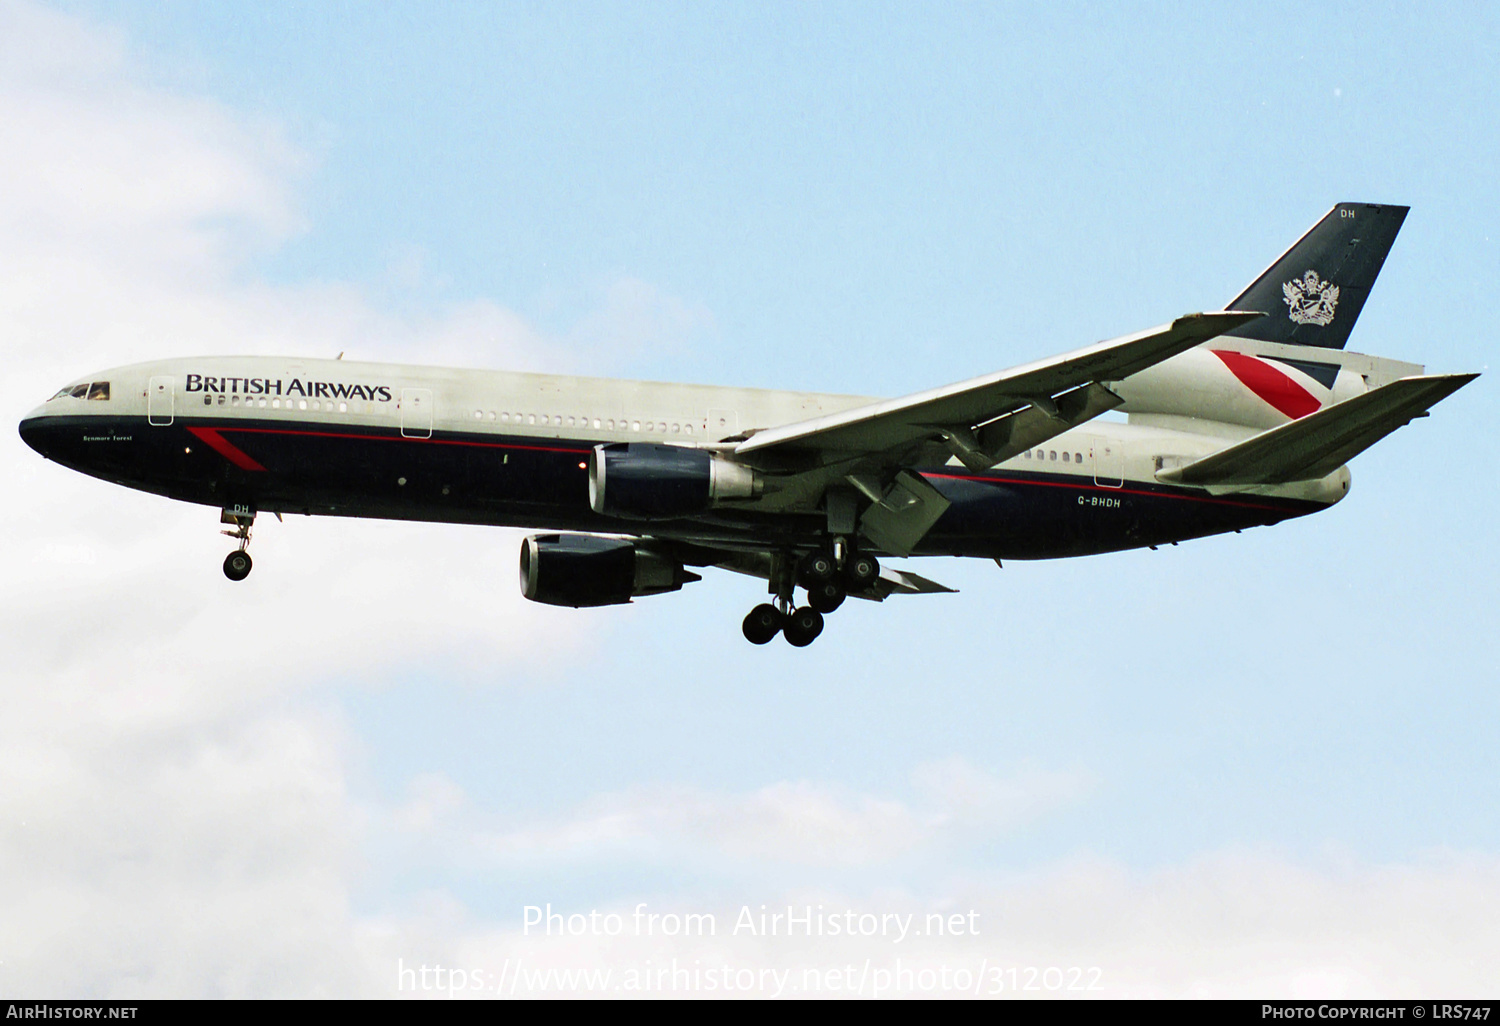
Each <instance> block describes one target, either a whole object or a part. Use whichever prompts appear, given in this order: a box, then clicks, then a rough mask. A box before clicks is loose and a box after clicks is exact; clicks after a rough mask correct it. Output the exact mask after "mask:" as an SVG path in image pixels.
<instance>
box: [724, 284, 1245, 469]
mask: <svg viewBox="0 0 1500 1026" xmlns="http://www.w3.org/2000/svg"><path fill="white" fill-rule="evenodd" d="M1260 316H1262V315H1261V314H1258V313H1244V312H1240V311H1232V310H1230V311H1223V312H1220V313H1199V314H1188V315H1187V316H1185V317H1179V318H1177V320H1175V321H1173V322H1172V323H1171V324H1168V325H1164V326H1162V327H1159V328H1152V329H1150V330H1149V331H1142V332H1137V333H1136V334H1134V335H1127V336H1125V337H1123V338H1118V339H1114V340H1112V341H1109V342H1100V343H1098V344H1097V345H1093V346H1089V347H1087V348H1084V349H1078V350H1075V351H1073V352H1071V353H1065V354H1063V355H1062V356H1055V357H1052V358H1050V359H1047V360H1040V361H1037V362H1036V363H1030V364H1025V365H1023V366H1020V367H1015V368H1012V369H1011V370H1007V371H1001V372H999V373H997V374H989V375H985V376H984V377H979V378H971V379H970V380H968V381H961V382H958V383H957V384H953V385H947V386H944V387H942V388H935V389H930V390H928V391H926V392H917V393H914V394H912V395H909V396H904V397H902V398H899V399H889V400H885V401H883V402H878V403H871V404H869V405H866V406H860V407H856V408H855V409H852V410H845V411H843V412H841V413H834V414H829V415H827V416H823V417H815V418H812V419H811V420H804V421H799V422H797V423H794V424H786V425H783V426H781V427H775V428H770V429H767V430H765V431H758V432H756V433H755V434H754V435H751V436H750V438H748V439H746V440H745V441H743V442H741V443H740V444H739V445H738V446H736V448H735V452H736V454H737V455H741V456H748V455H750V454H752V453H757V452H764V451H767V450H771V449H790V450H818V451H829V450H832V451H835V452H844V453H864V454H874V453H882V452H889V451H891V450H899V449H902V448H903V447H906V446H910V445H911V444H913V443H916V442H921V441H926V440H931V439H941V438H943V437H944V436H945V434H946V433H948V432H951V431H953V430H954V429H959V430H970V431H972V429H974V428H975V427H977V426H979V425H985V424H988V423H989V422H991V421H994V420H996V419H998V418H1000V417H1004V416H1005V415H1006V414H1010V413H1015V412H1017V411H1020V410H1024V409H1026V408H1027V407H1028V406H1037V407H1038V408H1039V409H1041V410H1044V411H1047V412H1051V411H1050V410H1048V408H1049V407H1051V406H1054V404H1053V402H1052V398H1053V397H1054V396H1057V395H1058V394H1059V393H1062V392H1066V391H1068V390H1070V389H1076V388H1078V387H1079V386H1081V385H1087V384H1089V383H1092V382H1105V381H1119V380H1121V379H1123V378H1127V377H1129V376H1130V375H1132V374H1135V373H1137V372H1138V371H1141V370H1144V369H1146V368H1147V367H1150V366H1153V365H1155V364H1157V363H1160V362H1161V361H1163V360H1167V359H1170V358H1171V357H1173V356H1176V355H1177V354H1178V353H1183V352H1186V351H1187V350H1189V349H1191V348H1193V347H1194V346H1197V345H1200V344H1201V343H1203V342H1206V341H1208V340H1209V339H1211V338H1214V337H1216V336H1218V335H1222V334H1223V333H1224V332H1226V331H1230V330H1232V329H1234V328H1237V327H1239V326H1240V325H1242V324H1248V323H1249V322H1250V321H1253V320H1255V319H1256V318H1258V317H1260ZM1098 412H1102V410H1100V411H1098ZM1022 448H1024V446H1023V447H1022ZM1017 451H1020V449H1017Z"/></svg>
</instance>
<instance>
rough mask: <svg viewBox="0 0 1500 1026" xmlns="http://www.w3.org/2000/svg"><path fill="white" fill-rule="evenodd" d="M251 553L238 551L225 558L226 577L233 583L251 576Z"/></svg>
mask: <svg viewBox="0 0 1500 1026" xmlns="http://www.w3.org/2000/svg"><path fill="white" fill-rule="evenodd" d="M252 565H253V564H252V563H251V562H250V553H248V552H245V551H244V550H236V551H234V552H231V553H230V554H229V555H227V556H225V557H224V576H225V577H227V578H229V579H230V580H231V581H243V580H244V579H245V578H246V577H249V576H250V567H251V566H252Z"/></svg>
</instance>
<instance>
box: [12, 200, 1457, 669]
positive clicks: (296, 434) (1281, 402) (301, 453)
mask: <svg viewBox="0 0 1500 1026" xmlns="http://www.w3.org/2000/svg"><path fill="white" fill-rule="evenodd" d="M1406 212H1407V208H1406V207H1399V206H1379V205H1373V204H1363V203H1340V204H1338V205H1337V206H1336V207H1334V208H1333V210H1331V211H1330V212H1329V213H1328V214H1327V216H1325V217H1324V218H1323V219H1322V220H1321V221H1319V222H1318V223H1317V224H1316V225H1314V226H1313V228H1312V229H1311V230H1310V231H1309V232H1308V233H1307V234H1306V235H1304V236H1303V237H1302V238H1301V239H1300V240H1299V241H1298V242H1297V243H1296V244H1295V245H1293V246H1292V248H1291V249H1289V250H1288V251H1287V252H1286V253H1285V254H1284V255H1283V256H1282V257H1280V258H1279V259H1278V260H1276V261H1275V262H1274V263H1273V264H1272V265H1271V267H1270V268H1269V269H1268V270H1267V271H1266V272H1265V273H1264V274H1262V275H1261V276H1260V277H1259V278H1257V279H1256V280H1255V282H1254V283H1253V284H1251V285H1250V287H1249V288H1247V289H1246V290H1245V291H1244V292H1243V293H1242V294H1241V295H1239V296H1238V297H1236V298H1235V299H1234V300H1233V301H1232V302H1231V303H1230V304H1229V306H1228V307H1227V308H1225V310H1223V311H1222V312H1218V313H1198V314H1189V315H1187V316H1184V317H1179V318H1178V319H1177V320H1175V321H1173V322H1172V323H1171V324H1168V325H1164V326H1162V327H1158V328H1152V329H1150V330H1149V331H1143V332H1139V333H1137V334H1134V335H1127V336H1125V337H1123V338H1119V339H1115V340H1113V341H1109V342H1101V343H1099V344H1097V345H1093V346H1089V347H1087V348H1084V349H1079V350H1076V351H1074V352H1071V353H1067V354H1064V355H1062V356H1057V357H1053V358H1051V359H1047V360H1041V361H1038V362H1036V363H1030V364H1026V365H1024V366H1020V367H1016V368H1013V369H1011V370H1007V371H1002V372H1000V373H998V374H988V375H985V376H983V377H978V378H974V379H972V380H969V381H962V382H959V383H958V384H954V385H948V386H946V387H943V388H934V389H931V390H929V391H926V392H918V393H915V394H913V395H909V396H905V397H903V398H900V399H883V400H882V399H868V398H863V397H860V396H847V395H823V394H815V393H805V392H776V391H762V390H753V389H740V388H721V387H707V386H700V385H675V384H659V383H652V382H637V381H615V380H608V379H600V378H578V377H560V376H554V375H545V374H510V373H504V372H499V371H474V370H446V369H439V368H430V367H408V366H401V365H395V364H372V363H356V362H352V361H342V360H310V359H296V358H270V357H243V356H241V357H233V356H232V357H213V358H208V357H194V358H190V359H181V360H164V361H161V362H159V363H147V364H136V365H134V366H130V367H121V368H118V369H115V370H109V371H101V372H99V373H95V374H90V375H88V376H87V377H84V378H80V379H78V380H77V381H76V382H74V383H72V384H69V385H68V386H67V387H65V388H63V389H61V390H60V391H58V393H57V394H56V395H55V396H53V397H52V398H51V399H50V400H49V401H47V402H46V403H45V404H43V405H42V406H41V407H39V408H38V409H36V410H33V411H32V412H31V413H30V414H29V415H27V417H26V418H25V419H24V420H23V421H22V422H21V437H22V438H24V439H25V441H26V443H27V444H28V445H30V446H31V447H32V448H34V449H36V450H37V451H38V452H39V453H41V454H42V455H44V456H46V457H47V458H49V459H52V460H56V461H57V462H58V463H61V464H63V465H64V466H67V467H71V468H73V469H75V470H78V471H81V472H83V473H85V474H90V475H93V476H95V477H99V478H103V479H105V480H107V481H113V482H115V483H117V484H122V485H126V486H127V487H130V488H138V489H141V490H143V491H148V492H155V493H157V494H159V495H165V496H168V497H170V498H173V499H181V500H183V501H186V502H196V503H202V504H205V505H209V506H215V507H218V508H219V509H220V510H221V516H220V519H221V521H222V522H223V523H225V524H228V525H230V527H231V530H229V531H226V532H225V533H226V534H230V535H231V536H232V537H235V538H237V539H238V540H239V547H238V548H237V549H236V550H235V551H233V552H231V553H230V554H229V556H228V558H227V559H225V561H224V573H225V574H226V575H227V576H228V577H229V578H230V579H231V580H235V581H238V580H243V579H244V577H245V576H246V575H247V574H248V573H249V572H250V555H249V553H248V552H247V551H246V548H247V545H248V544H249V541H250V528H251V525H252V524H253V522H254V520H255V517H256V515H257V513H267V512H268V513H275V514H281V513H304V514H314V515H318V514H321V515H327V516H350V517H386V518H394V519H404V520H432V521H443V522H449V523H466V524H492V525H503V526H509V527H526V528H532V529H536V530H539V531H545V532H548V533H543V534H533V535H531V536H530V537H528V538H526V539H525V541H524V542H523V543H522V547H521V560H520V563H521V565H520V572H521V588H522V591H523V593H524V594H525V596H526V597H527V598H529V599H532V600H534V601H537V602H546V603H551V604H553V605H561V606H574V607H577V606H600V605H610V604H614V603H623V602H629V601H630V600H631V599H632V598H634V597H636V596H642V595H654V594H658V593H661V592H667V591H676V590H677V589H679V588H681V587H682V586H683V585H684V584H687V583H689V582H692V581H697V580H700V579H701V578H700V576H699V575H698V574H697V573H695V572H693V570H692V569H690V568H700V569H701V568H703V567H721V568H724V569H728V570H734V571H738V572H741V573H746V574H751V575H755V576H758V577H761V578H763V579H765V580H766V581H767V582H768V585H769V589H768V590H769V593H770V596H771V601H770V602H768V603H765V604H762V605H758V606H756V607H755V608H754V609H753V610H751V611H750V614H749V615H748V616H747V617H746V618H745V621H744V634H745V637H746V638H748V639H749V640H750V641H752V642H755V643H756V644H765V643H766V642H768V641H770V640H771V639H772V638H774V637H775V636H776V635H777V634H778V633H780V634H783V635H785V637H786V639H787V641H789V642H791V643H792V644H793V645H798V646H801V645H807V644H809V643H810V642H811V641H812V640H813V639H814V638H816V637H817V636H818V634H819V633H821V631H822V629H823V616H824V614H826V613H830V612H832V611H833V610H835V609H836V608H838V606H839V605H840V604H841V603H842V602H843V601H844V599H845V597H846V596H851V595H852V596H856V597H858V598H864V599H874V600H882V599H885V598H886V597H888V596H890V595H892V594H915V593H925V592H940V591H948V590H949V589H947V588H944V587H943V586H942V585H940V584H937V583H935V582H933V581H930V580H928V579H926V578H924V577H920V576H918V575H917V574H915V573H911V572H908V571H905V570H898V569H894V568H892V567H889V566H883V565H882V564H881V562H880V561H881V560H882V559H884V558H886V557H905V556H977V557H983V558H986V559H995V560H1000V559H1051V558H1057V557H1062V556H1082V555H1088V554H1091V553H1100V552H1110V551H1115V550H1119V549H1129V548H1135V547H1139V546H1155V545H1160V544H1165V543H1169V542H1177V541H1182V540H1185V539H1189V538H1198V537H1202V536H1205V535H1211V534H1220V533H1223V532H1227V531H1238V530H1241V529H1243V528H1247V527H1256V526H1260V525H1264V524H1274V523H1277V522H1278V521H1281V520H1285V519H1287V518H1289V517H1298V516H1302V515H1304V514H1307V513H1314V512H1317V511H1318V510H1321V509H1324V508H1325V507H1327V506H1331V505H1332V504H1334V503H1335V502H1338V501H1339V500H1340V499H1342V498H1343V497H1344V496H1345V494H1346V493H1347V492H1348V491H1349V470H1348V468H1347V467H1346V466H1344V464H1345V463H1346V462H1347V461H1348V460H1349V459H1350V458H1352V457H1353V456H1355V455H1356V454H1358V453H1360V452H1362V451H1363V450H1364V449H1366V448H1368V447H1369V446H1371V445H1373V444H1374V443H1375V442H1377V441H1379V440H1380V439H1381V438H1383V437H1385V436H1386V435H1387V434H1389V433H1390V432H1392V431H1394V430H1395V429H1396V428H1398V427H1400V426H1402V425H1403V424H1405V423H1407V422H1408V421H1410V420H1411V419H1413V418H1414V417H1420V416H1423V415H1425V413H1426V411H1427V410H1428V408H1429V407H1431V406H1432V405H1434V404H1435V403H1437V402H1439V401H1440V400H1442V399H1443V398H1445V397H1446V396H1448V395H1450V394H1451V393H1453V392H1454V391H1456V390H1457V389H1459V388H1460V387H1462V386H1463V385H1465V384H1467V383H1468V382H1469V381H1471V380H1472V379H1473V378H1474V377H1476V376H1477V375H1474V374H1449V375H1434V376H1427V375H1424V374H1423V373H1422V370H1423V369H1422V368H1421V367H1419V366H1416V365H1413V364H1408V363H1402V362H1398V361H1395V360H1387V359H1382V358H1378V357H1371V356H1362V355H1358V354H1355V353H1349V352H1345V351H1344V345H1345V343H1346V342H1347V340H1348V337H1349V332H1350V329H1351V328H1353V326H1354V322H1355V319H1356V318H1357V317H1358V316H1359V312H1360V309H1361V308H1362V307H1363V306H1364V303H1365V299H1366V297H1367V296H1368V295H1369V291H1370V287H1371V286H1372V285H1373V284H1374V282H1375V277H1376V275H1377V274H1378V273H1379V272H1380V268H1381V265H1382V264H1383V263H1384V262H1385V257H1386V254H1387V252H1389V250H1390V247H1391V244H1392V242H1394V241H1395V237H1396V233H1397V232H1398V231H1399V230H1400V227H1401V223H1402V221H1403V220H1404V219H1405V217H1406ZM1109 410H1118V411H1120V412H1123V413H1125V414H1127V415H1128V419H1127V420H1126V421H1124V422H1120V421H1117V420H1114V419H1109V420H1097V419H1096V418H1098V416H1099V415H1100V414H1101V413H1104V412H1106V411H1109ZM799 588H800V589H802V591H803V593H804V594H805V596H806V597H805V600H804V603H803V604H802V605H800V606H799V605H798V604H797V603H796V600H795V598H796V595H797V589H799Z"/></svg>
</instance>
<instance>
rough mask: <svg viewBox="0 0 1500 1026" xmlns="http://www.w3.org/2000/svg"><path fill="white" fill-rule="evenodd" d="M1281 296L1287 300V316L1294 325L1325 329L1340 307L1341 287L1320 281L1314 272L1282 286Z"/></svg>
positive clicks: (1310, 271)
mask: <svg viewBox="0 0 1500 1026" xmlns="http://www.w3.org/2000/svg"><path fill="white" fill-rule="evenodd" d="M1281 294H1282V295H1283V296H1284V297H1285V299H1286V305H1287V312H1286V315H1287V316H1288V317H1290V318H1291V319H1292V322H1293V323H1294V324H1316V325H1318V326H1319V327H1324V326H1326V325H1328V324H1329V323H1331V322H1332V321H1333V311H1334V308H1335V307H1337V306H1338V305H1339V287H1338V286H1337V285H1335V284H1333V283H1332V282H1329V281H1323V280H1322V279H1320V278H1319V277H1318V272H1317V271H1314V270H1309V271H1308V272H1307V273H1306V274H1304V275H1303V276H1302V277H1301V278H1293V279H1292V280H1291V281H1289V282H1287V283H1286V284H1284V285H1282V286H1281Z"/></svg>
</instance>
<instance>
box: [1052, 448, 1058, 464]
mask: <svg viewBox="0 0 1500 1026" xmlns="http://www.w3.org/2000/svg"><path fill="white" fill-rule="evenodd" d="M1052 462H1053V463H1056V462H1057V450H1056V449H1053V450H1052Z"/></svg>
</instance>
